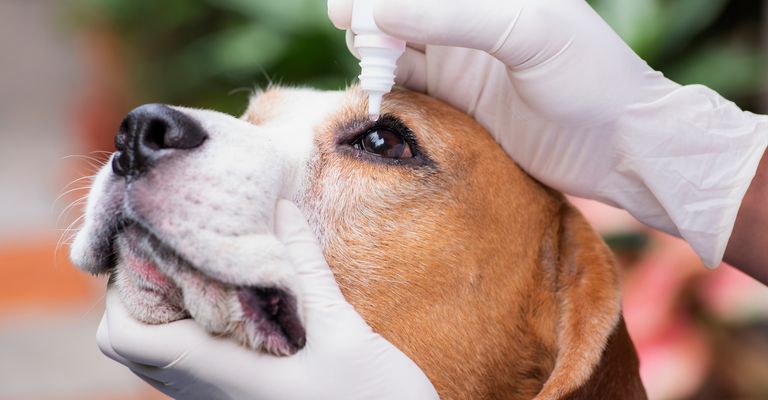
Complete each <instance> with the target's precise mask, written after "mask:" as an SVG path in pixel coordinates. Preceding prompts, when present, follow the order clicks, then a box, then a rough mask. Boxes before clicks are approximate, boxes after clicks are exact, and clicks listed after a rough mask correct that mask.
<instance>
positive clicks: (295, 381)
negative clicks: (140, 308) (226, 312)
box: [97, 200, 438, 400]
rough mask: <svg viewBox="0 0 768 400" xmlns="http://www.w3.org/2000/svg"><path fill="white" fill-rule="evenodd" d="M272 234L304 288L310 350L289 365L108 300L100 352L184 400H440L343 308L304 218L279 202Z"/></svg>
mask: <svg viewBox="0 0 768 400" xmlns="http://www.w3.org/2000/svg"><path fill="white" fill-rule="evenodd" d="M275 225H276V226H275V230H276V234H277V236H278V238H279V239H280V240H281V241H283V242H284V243H285V245H286V247H287V250H288V252H287V253H288V254H290V255H291V257H292V258H293V262H294V263H295V265H296V269H297V271H298V275H299V280H300V283H301V285H302V287H303V293H304V297H303V305H304V307H305V308H304V311H305V312H304V315H305V321H304V323H305V328H306V332H307V344H306V346H305V347H304V349H302V350H301V351H299V352H298V353H297V354H295V355H293V356H290V357H275V356H271V355H267V354H262V353H258V352H255V351H251V350H247V349H245V348H243V347H241V346H239V345H237V344H236V343H235V342H234V341H231V340H228V339H226V338H215V337H212V336H210V335H209V334H207V333H206V332H205V331H203V330H202V329H201V328H200V327H199V326H198V325H197V324H196V323H195V322H194V321H192V320H181V321H176V322H172V323H169V324H165V325H145V324H142V323H140V322H137V321H135V320H134V319H133V318H131V317H130V316H129V315H128V314H127V312H126V311H125V309H124V308H123V306H122V304H121V302H120V299H119V298H118V293H117V290H114V289H109V290H108V291H107V308H106V312H105V313H104V317H103V318H102V321H101V324H100V325H99V330H98V333H97V341H98V344H99V347H100V348H101V350H102V351H103V352H104V354H106V355H107V356H109V357H110V358H112V359H114V360H116V361H118V362H120V363H122V364H124V365H126V366H127V367H128V368H130V369H131V370H132V371H133V372H134V373H135V374H136V375H138V376H139V377H140V378H142V379H144V380H145V381H146V382H148V383H149V384H151V385H152V386H154V387H155V388H157V389H158V390H160V391H161V392H163V393H165V394H167V395H169V396H171V397H174V398H181V399H205V400H211V399H254V400H268V399H278V400H290V399H297V400H306V399H329V400H337V399H418V400H421V399H437V398H438V396H437V393H436V392H435V389H434V388H433V386H432V384H431V383H430V382H429V380H428V379H427V377H426V376H425V375H424V373H423V372H422V371H421V370H420V369H419V368H418V367H417V366H416V364H414V363H413V361H411V360H410V359H409V358H408V357H407V356H405V355H404V354H403V353H402V352H400V351H399V350H398V349H397V348H395V347H394V346H393V345H392V344H390V343H389V342H387V341H386V340H385V339H384V338H382V337H381V336H379V335H378V334H376V333H375V332H373V331H372V330H371V328H370V327H369V326H368V325H367V324H366V323H365V321H363V319H362V318H361V317H360V315H359V314H358V313H357V312H356V311H355V310H354V309H353V308H352V306H351V305H350V304H349V303H347V302H346V301H345V300H344V297H343V296H342V294H341V291H340V290H339V288H338V286H337V284H336V281H335V280H334V278H333V274H332V273H331V270H330V269H329V268H328V265H327V264H326V262H325V258H324V257H323V254H322V252H321V250H320V248H319V246H318V245H317V242H316V239H315V237H314V236H313V234H312V232H311V231H310V229H309V227H308V226H307V224H306V221H305V220H304V217H303V215H302V214H301V212H300V211H299V210H298V209H297V208H296V207H295V206H294V205H293V204H291V203H289V202H287V201H284V200H281V201H280V202H279V203H278V205H277V213H276V222H275Z"/></svg>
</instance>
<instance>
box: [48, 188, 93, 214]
mask: <svg viewBox="0 0 768 400" xmlns="http://www.w3.org/2000/svg"><path fill="white" fill-rule="evenodd" d="M90 188H91V186H90V185H88V186H81V187H76V188H73V189H69V190H67V191H66V192H64V193H62V194H60V195H59V196H58V197H56V199H54V200H53V204H51V211H53V209H54V208H55V207H56V203H57V202H58V201H59V200H61V198H62V197H64V196H66V195H68V194H70V193H72V192H77V191H80V190H85V189H90Z"/></svg>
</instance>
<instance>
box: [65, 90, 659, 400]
mask: <svg viewBox="0 0 768 400" xmlns="http://www.w3.org/2000/svg"><path fill="white" fill-rule="evenodd" d="M366 105H367V104H366V96H365V94H364V93H363V92H362V91H361V90H360V89H359V88H355V87H353V88H350V89H348V90H346V91H339V92H321V91H315V90H310V89H288V88H271V89H269V90H266V91H264V92H262V93H259V94H257V95H255V96H253V98H252V99H251V102H250V105H249V107H248V109H247V111H246V112H245V114H244V115H243V116H242V117H241V118H240V119H237V118H234V117H231V116H228V115H225V114H222V113H218V112H213V111H205V110H193V109H186V108H180V107H169V106H165V105H158V104H152V105H145V106H141V107H139V108H137V109H135V110H133V111H132V112H131V113H130V114H128V116H127V117H126V118H125V120H124V121H123V122H122V124H121V126H120V129H119V133H118V134H117V136H116V139H115V144H116V149H117V151H116V152H115V153H114V154H113V155H112V157H111V159H110V163H109V164H108V165H106V166H104V167H103V168H102V170H101V171H100V172H99V174H98V175H97V177H96V179H95V182H94V184H93V186H92V190H91V194H90V198H89V202H88V205H87V208H86V215H85V223H84V225H83V227H82V228H81V230H80V232H79V233H78V236H77V238H76V241H75V242H74V244H73V246H72V251H71V257H72V260H73V261H74V263H75V264H76V265H78V266H79V267H80V268H81V269H83V270H85V271H88V272H90V273H96V274H98V273H111V274H112V279H113V281H114V283H115V284H116V285H117V287H118V289H119V292H120V295H121V298H122V300H123V302H124V303H125V305H126V307H127V308H128V310H129V312H130V313H131V314H132V315H133V316H134V317H135V318H137V319H138V320H141V321H144V322H147V323H153V324H157V323H164V322H169V321H173V320H177V319H180V318H186V317H192V318H194V319H195V320H196V321H197V322H198V323H199V324H201V325H202V326H203V327H204V328H205V329H206V330H208V331H209V332H211V333H212V334H217V335H228V336H230V337H232V338H233V339H234V340H237V341H239V342H241V343H242V344H243V345H244V346H247V347H249V348H252V349H255V350H264V351H268V352H271V353H274V354H277V355H290V354H293V353H295V352H297V351H300V349H301V348H302V347H303V345H304V342H305V332H304V328H303V325H302V318H303V317H302V293H301V290H300V287H299V286H298V285H297V284H296V282H295V281H294V275H293V272H292V268H293V267H292V266H291V264H290V263H289V262H288V261H287V257H286V254H284V248H283V245H282V244H281V243H280V242H279V241H278V240H277V239H276V238H275V236H274V233H273V223H274V221H273V219H274V209H275V204H276V202H277V200H278V199H281V198H284V199H289V200H291V201H293V202H294V203H296V204H297V205H298V206H299V208H300V209H301V210H302V211H303V213H304V214H305V216H306V217H307V219H308V221H309V223H310V226H311V227H312V228H313V230H314V232H315V234H316V236H317V238H318V240H319V242H320V244H321V246H322V248H323V250H324V254H325V256H326V258H327V260H328V263H329V265H330V266H331V268H332V270H333V272H334V274H335V276H336V279H337V281H338V283H339V285H340V287H341V289H342V291H343V293H344V295H345V297H346V298H347V300H348V301H349V302H350V303H351V304H352V305H353V306H354V307H355V308H356V310H357V311H358V312H359V313H360V314H361V315H362V316H363V318H364V319H365V320H366V321H367V322H368V323H369V324H370V325H371V327H372V328H373V329H374V330H375V331H377V332H379V333H380V334H381V335H383V336H384V337H385V338H386V339H388V340H389V341H391V342H392V343H393V344H394V345H395V346H397V347H398V348H399V349H401V350H402V351H403V352H404V353H405V354H407V355H408V356H409V357H411V358H412V359H413V360H414V361H415V362H416V363H417V364H418V365H419V367H421V368H422V369H423V370H424V372H425V373H426V374H427V376H428V377H429V378H430V380H431V381H432V383H433V384H434V386H435V387H436V389H437V391H438V392H439V394H440V396H441V398H443V399H534V398H535V399H539V400H544V399H644V398H645V396H646V395H645V391H644V389H643V386H642V383H641V381H640V378H639V373H638V359H637V355H636V353H635V349H634V346H633V344H632V342H631V340H630V338H629V336H628V334H627V330H626V328H625V325H624V322H623V319H622V314H621V302H620V291H619V278H618V269H617V265H616V262H615V261H614V259H613V256H612V254H611V252H610V251H609V249H608V248H607V247H606V246H605V244H604V243H603V242H602V241H601V239H600V237H599V236H598V235H597V234H596V233H595V232H594V231H593V230H592V228H591V227H590V226H589V224H588V223H587V222H586V221H585V219H584V218H583V217H582V216H581V215H580V214H579V212H578V211H576V210H575V209H574V208H573V207H572V206H571V205H570V204H569V203H568V201H566V200H565V198H564V197H563V196H562V195H561V194H560V193H557V192H555V191H553V190H551V189H549V188H547V187H544V186H543V185H541V184H540V183H538V182H536V181H535V180H534V179H532V178H531V177H530V176H528V175H527V174H526V173H525V172H523V171H522V170H521V169H520V168H519V167H518V166H517V165H516V164H515V163H514V162H513V161H512V160H511V159H510V158H509V157H508V156H507V154H506V153H504V151H503V150H502V149H501V148H500V147H499V145H498V144H497V143H496V142H495V141H494V140H493V138H492V137H491V136H490V135H489V134H488V133H487V132H486V131H485V130H484V129H483V128H482V127H481V126H480V125H478V124H477V123H476V122H475V121H474V120H473V119H472V118H470V117H469V116H467V115H465V114H463V113H461V112H459V111H457V110H456V109H453V108H451V107H450V106H448V105H446V104H444V103H442V102H440V101H438V100H436V99H433V98H430V97H427V96H424V95H421V94H417V93H413V92H409V91H405V90H401V89H397V90H395V91H394V92H392V93H390V94H389V95H387V96H386V97H385V101H384V105H383V110H382V115H381V117H380V118H379V119H378V120H376V121H371V120H370V119H369V118H368V116H367V115H366Z"/></svg>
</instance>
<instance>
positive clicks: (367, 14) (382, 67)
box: [352, 0, 405, 120]
mask: <svg viewBox="0 0 768 400" xmlns="http://www.w3.org/2000/svg"><path fill="white" fill-rule="evenodd" d="M373 3H374V0H355V1H354V4H353V5H352V33H353V34H354V42H353V46H354V48H355V50H356V51H357V55H358V56H359V57H360V69H361V72H360V87H361V88H362V89H363V90H364V91H366V93H368V115H369V116H370V118H371V119H372V120H376V119H378V118H379V114H380V113H381V99H382V97H383V96H384V94H386V93H389V91H390V90H392V86H393V85H394V84H395V69H396V68H397V59H398V58H400V56H401V55H402V54H403V52H404V51H405V42H404V41H402V40H400V39H396V38H394V37H392V36H389V35H387V34H385V33H384V32H382V31H381V30H379V27H378V26H376V22H375V21H374V19H373Z"/></svg>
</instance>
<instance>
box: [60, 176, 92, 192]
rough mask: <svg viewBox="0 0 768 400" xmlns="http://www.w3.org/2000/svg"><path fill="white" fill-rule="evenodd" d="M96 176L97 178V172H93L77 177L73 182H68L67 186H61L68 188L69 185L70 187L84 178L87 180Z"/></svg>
mask: <svg viewBox="0 0 768 400" xmlns="http://www.w3.org/2000/svg"><path fill="white" fill-rule="evenodd" d="M94 178H96V174H91V175H86V176H81V177H79V178H77V179H75V180H73V181H72V182H69V183H68V184H66V186H64V187H63V188H61V190H66V189H67V188H68V187H70V186H72V185H74V184H75V183H77V182H81V181H84V180H86V179H94Z"/></svg>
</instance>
